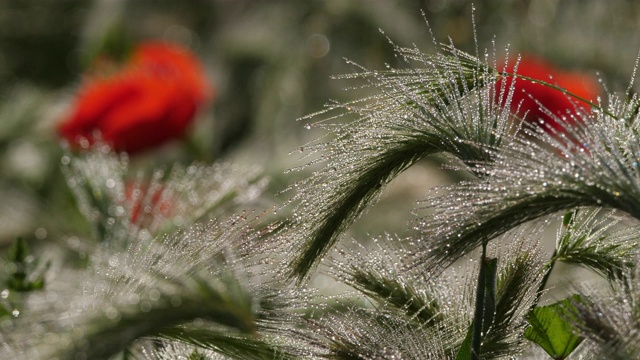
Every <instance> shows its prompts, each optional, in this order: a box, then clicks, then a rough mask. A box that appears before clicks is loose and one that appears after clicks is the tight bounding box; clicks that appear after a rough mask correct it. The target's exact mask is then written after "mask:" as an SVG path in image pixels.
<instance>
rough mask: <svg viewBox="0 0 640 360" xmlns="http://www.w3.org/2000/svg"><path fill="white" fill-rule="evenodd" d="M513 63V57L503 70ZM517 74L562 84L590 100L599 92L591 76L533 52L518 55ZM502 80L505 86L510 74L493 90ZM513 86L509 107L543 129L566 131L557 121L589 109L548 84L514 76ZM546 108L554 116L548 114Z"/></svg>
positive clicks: (511, 67) (571, 121) (572, 121)
mask: <svg viewBox="0 0 640 360" xmlns="http://www.w3.org/2000/svg"><path fill="white" fill-rule="evenodd" d="M514 66H515V61H513V62H511V63H509V64H508V65H507V68H506V69H505V71H506V72H511V73H512V72H513V71H514ZM517 74H518V75H521V76H526V77H529V78H533V79H537V80H542V81H544V82H547V83H550V84H553V85H557V86H559V87H562V88H565V89H567V90H568V91H569V92H570V93H573V94H575V95H578V96H580V97H582V98H584V99H586V100H588V101H591V102H594V101H595V100H596V97H597V96H598V93H599V91H598V84H597V82H596V81H595V80H594V79H593V77H591V76H588V75H585V74H581V73H577V72H567V71H563V70H560V69H557V68H555V67H554V66H553V65H551V64H549V63H547V62H546V61H545V60H543V59H540V58H537V57H534V56H523V57H522V58H521V59H520V62H519V63H518V67H517ZM502 81H504V82H505V85H506V88H507V89H509V87H510V86H511V84H512V83H513V81H514V78H513V77H507V78H505V79H504V80H501V81H498V82H497V84H496V92H498V91H500V89H501V87H502V86H503V85H502ZM514 90H515V91H514V93H513V101H512V102H511V111H512V112H513V113H514V114H516V115H518V116H519V117H520V118H524V120H525V121H527V122H529V123H535V124H539V125H540V126H542V128H543V129H545V130H546V131H554V132H560V133H566V130H565V127H564V126H563V125H562V124H561V123H560V122H559V121H564V122H565V124H575V122H576V121H575V120H576V119H579V118H580V117H579V116H577V115H578V112H580V111H582V112H589V111H590V108H589V105H588V104H586V103H585V102H583V101H579V100H576V99H574V98H572V97H570V96H568V95H566V94H564V93H562V92H561V91H559V90H556V89H553V88H550V87H549V86H545V85H542V84H536V83H533V82H531V81H529V80H525V79H516V80H515V89H514ZM503 101H504V100H503ZM543 109H546V110H543ZM547 111H548V112H550V113H551V114H553V115H555V116H551V115H549V113H548V112H547ZM570 115H574V116H570ZM560 119H562V120H560ZM552 129H553V130H552Z"/></svg>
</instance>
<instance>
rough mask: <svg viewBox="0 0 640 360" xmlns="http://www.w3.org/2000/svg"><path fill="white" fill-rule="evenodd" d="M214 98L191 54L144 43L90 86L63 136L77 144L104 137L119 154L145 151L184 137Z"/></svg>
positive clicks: (65, 123) (63, 125)
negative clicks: (120, 65)
mask: <svg viewBox="0 0 640 360" xmlns="http://www.w3.org/2000/svg"><path fill="white" fill-rule="evenodd" d="M210 93H211V89H210V88H209V86H208V85H207V83H206V81H205V76H204V73H203V70H202V68H201V66H200V64H199V62H198V60H197V59H196V58H195V57H194V56H193V55H192V54H190V53H189V52H188V51H186V50H185V49H182V48H180V47H178V46H176V45H169V44H164V43H154V42H149V43H143V44H140V45H139V46H138V47H136V48H135V49H134V51H133V53H132V56H131V58H130V59H129V61H128V62H127V63H126V64H125V65H124V66H123V67H122V68H121V69H120V70H119V71H117V72H116V73H115V74H112V75H110V76H108V77H102V78H98V77H95V76H93V77H90V78H89V79H88V80H87V81H86V83H85V84H84V86H83V87H82V88H81V89H80V91H79V93H78V96H77V100H76V103H75V106H74V108H73V110H72V112H71V114H70V115H69V116H68V117H67V118H66V119H65V120H64V121H63V122H62V123H61V124H60V126H59V127H58V132H59V134H60V135H61V136H62V137H64V138H65V139H67V140H68V141H69V142H70V143H71V144H72V145H78V144H79V143H80V141H81V140H82V139H87V140H89V141H90V142H93V141H94V136H95V135H96V133H99V134H100V137H101V139H102V140H103V141H105V142H107V143H108V144H110V145H111V146H112V147H113V148H114V150H116V151H126V152H128V153H136V152H140V151H143V150H146V149H149V148H153V147H155V146H158V145H161V144H163V143H165V142H167V141H169V140H172V139H176V138H180V137H182V136H183V135H184V133H185V131H186V129H187V127H188V125H189V124H190V123H191V121H192V120H193V118H194V116H195V114H196V111H197V110H198V108H199V107H200V106H201V105H202V104H203V103H204V102H205V100H207V99H208V98H209V97H210Z"/></svg>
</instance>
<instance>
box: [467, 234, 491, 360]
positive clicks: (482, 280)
mask: <svg viewBox="0 0 640 360" xmlns="http://www.w3.org/2000/svg"><path fill="white" fill-rule="evenodd" d="M487 264H488V261H487V243H486V242H483V243H482V255H481V257H480V271H479V274H478V285H477V288H476V304H475V312H474V314H473V334H472V335H471V360H480V345H481V344H482V327H483V324H482V320H483V315H484V305H485V304H484V299H485V288H486V272H487Z"/></svg>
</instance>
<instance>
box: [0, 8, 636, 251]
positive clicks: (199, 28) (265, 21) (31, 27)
mask: <svg viewBox="0 0 640 360" xmlns="http://www.w3.org/2000/svg"><path fill="white" fill-rule="evenodd" d="M473 8H475V10H472V9H473ZM423 12H424V14H425V16H424V17H423ZM639 12H640V4H638V3H637V2H635V1H630V0H629V1H627V0H615V1H606V2H605V1H599V0H584V1H560V0H530V1H524V0H523V1H515V0H507V1H502V0H501V1H498V0H490V1H476V2H474V3H473V5H472V3H471V2H469V1H462V0H450V1H446V0H436V1H418V0H412V1H391V0H370V1H365V0H354V1H346V0H309V1H294V0H292V1H257V0H255V1H249V0H224V1H223V0H218V1H213V0H194V1H166V0H154V1H150V0H149V1H117V0H101V1H87V0H55V1H54V0H49V1H43V0H30V1H19V0H7V1H2V2H0V149H1V150H0V170H1V171H0V174H1V175H0V198H1V199H2V201H1V202H0V244H4V245H3V246H5V245H6V244H8V243H9V242H10V241H12V240H13V239H14V238H15V237H16V236H23V237H25V238H27V239H30V240H32V241H39V240H44V239H47V238H49V239H51V238H55V237H56V235H57V234H59V233H65V232H66V231H72V230H71V229H69V228H73V227H74V226H76V225H75V224H76V223H77V222H82V220H80V219H81V218H80V217H79V215H78V214H77V211H76V210H74V206H73V199H72V198H71V196H70V195H69V193H68V191H66V190H65V186H64V179H63V177H62V176H61V174H60V170H59V164H60V157H61V155H62V150H61V147H60V145H59V142H58V139H57V138H56V135H55V131H54V127H55V124H56V123H57V122H58V121H60V119H61V118H62V117H63V116H64V114H65V112H66V111H68V109H69V106H70V105H71V103H72V100H73V94H74V91H75V90H76V89H77V87H78V86H79V84H80V83H81V79H82V78H81V77H82V73H83V71H84V70H85V69H86V67H87V65H88V64H89V63H90V62H91V59H92V58H93V57H95V56H96V55H97V54H99V53H101V52H108V53H111V54H112V55H115V56H125V54H126V51H127V49H128V48H129V47H130V46H131V44H133V43H136V42H139V41H144V40H148V39H162V40H166V41H171V42H177V43H181V44H183V45H184V46H186V47H188V48H190V49H191V50H192V51H193V52H195V53H196V54H197V56H198V57H200V58H201V59H202V62H203V64H204V65H205V67H206V71H207V74H208V77H209V78H210V81H211V83H212V84H213V86H214V88H215V92H216V98H215V101H214V102H213V103H212V104H211V105H210V106H209V107H208V108H206V109H203V111H202V112H201V113H200V115H199V117H198V119H197V121H196V122H195V124H194V129H192V131H191V132H190V139H189V144H190V146H184V144H178V145H176V144H173V145H170V146H168V147H166V148H164V149H161V150H159V151H157V152H154V153H153V154H147V155H145V156H143V157H142V158H141V159H136V160H135V161H136V162H137V164H138V165H140V166H141V167H144V166H158V165H162V164H168V163H170V162H172V161H182V162H191V161H204V162H211V161H215V160H230V161H234V162H238V163H240V164H246V165H254V164H259V165H260V166H262V167H263V169H264V171H265V174H266V175H267V176H268V177H270V178H271V185H270V188H269V189H268V190H267V193H266V194H267V196H266V199H263V200H262V202H261V203H259V204H256V207H267V206H269V205H270V204H274V203H279V202H282V201H283V199H286V195H284V197H282V196H281V197H280V198H271V197H272V196H274V197H275V195H273V194H276V193H277V192H278V191H280V190H282V189H284V188H285V187H286V186H287V185H288V184H290V183H292V182H293V181H294V180H296V179H299V178H301V177H303V176H304V171H303V172H302V173H293V174H291V173H289V174H286V173H285V170H286V169H289V168H292V167H294V166H297V165H300V164H301V162H300V161H299V156H300V155H299V154H297V153H295V152H293V151H294V150H295V149H298V148H299V147H300V146H302V145H304V144H306V143H307V142H309V141H311V140H313V139H315V138H316V137H318V136H320V135H322V134H321V133H320V132H317V131H316V130H314V129H311V130H307V129H305V127H304V126H303V124H302V123H301V122H297V121H296V119H298V118H300V117H302V116H304V115H306V114H309V113H313V112H316V111H319V110H321V109H322V108H323V105H324V104H326V103H327V102H329V101H333V100H335V101H347V100H350V99H354V98H355V97H357V96H362V95H363V93H362V92H361V91H355V90H354V91H344V89H345V88H346V87H349V86H350V85H351V84H350V83H349V82H348V81H345V80H332V79H331V76H332V75H339V74H345V73H349V72H353V71H355V69H354V68H353V67H352V66H350V65H348V64H347V63H346V62H345V60H344V59H345V58H346V59H350V60H353V61H354V62H356V63H358V64H361V65H362V66H365V67H367V68H369V69H383V68H384V66H385V64H390V65H391V66H403V64H402V63H401V61H400V60H399V59H397V58H396V57H395V55H394V53H393V51H392V47H391V45H390V44H389V41H388V39H387V37H388V38H390V39H391V40H392V41H393V42H394V43H396V44H399V45H402V46H413V45H414V44H415V46H417V47H418V48H420V49H422V50H423V51H433V49H434V45H433V41H432V39H431V34H430V31H429V27H427V25H426V24H425V18H426V19H427V20H428V22H429V26H430V28H431V29H432V32H433V36H434V37H435V40H436V41H438V42H449V41H450V40H451V41H453V42H454V43H455V44H456V45H457V46H458V47H459V48H461V49H463V50H465V51H468V52H471V53H475V47H476V45H475V43H474V37H476V38H477V42H478V47H479V48H480V49H481V50H480V51H481V52H482V51H483V50H482V49H484V48H488V49H489V51H490V52H492V51H493V50H492V49H494V48H495V49H497V50H496V51H497V56H498V57H501V56H503V54H504V49H505V47H507V46H508V47H509V49H510V50H509V52H510V54H515V53H519V52H527V53H535V54H539V55H541V56H543V57H545V58H547V59H548V60H549V61H551V62H553V63H555V64H557V65H558V66H561V67H564V68H568V69H576V70H580V71H585V72H587V73H591V74H594V75H595V74H598V75H599V76H600V77H601V78H603V79H604V82H605V84H606V86H607V88H608V89H609V90H611V91H618V90H624V89H625V88H626V87H627V85H628V81H629V78H630V75H631V73H632V72H633V68H634V62H635V59H636V54H637V52H638V50H640V41H639V40H640V39H639V37H638V36H637V34H638V33H640V32H639V31H638V30H639V29H640V13H639ZM474 24H475V34H474ZM379 29H382V30H384V35H383V34H381V32H380V31H379ZM449 38H450V40H449ZM292 152H293V153H292ZM290 153H292V154H290ZM447 181H448V180H447V174H446V173H443V172H440V171H439V170H438V169H436V168H435V167H434V166H432V165H431V164H430V163H424V164H420V166H418V167H415V168H412V169H410V170H409V171H408V172H407V173H405V174H403V175H402V176H401V177H400V178H399V179H398V180H397V181H396V182H395V183H394V185H393V186H392V187H391V188H390V189H389V190H388V191H387V192H386V194H385V196H383V199H382V202H381V204H379V205H378V206H377V207H376V208H375V209H373V210H372V211H370V212H369V214H367V215H366V216H365V220H362V221H360V222H359V224H360V226H356V228H355V230H354V234H356V235H358V234H365V233H366V234H380V233H382V232H385V231H386V232H392V233H393V232H396V231H402V229H404V228H406V221H407V220H409V219H411V215H410V210H411V209H412V208H413V207H414V206H415V201H416V200H418V199H420V198H421V197H423V196H424V194H425V193H426V192H427V190H428V189H429V188H431V187H432V186H434V185H437V184H443V183H446V182H447ZM372 218H373V219H375V220H376V221H369V220H371V219H372Z"/></svg>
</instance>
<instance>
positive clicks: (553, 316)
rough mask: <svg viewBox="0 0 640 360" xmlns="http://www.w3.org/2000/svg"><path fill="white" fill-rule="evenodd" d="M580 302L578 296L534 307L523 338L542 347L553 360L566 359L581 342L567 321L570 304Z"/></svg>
mask: <svg viewBox="0 0 640 360" xmlns="http://www.w3.org/2000/svg"><path fill="white" fill-rule="evenodd" d="M576 301H580V296H579V295H573V296H570V297H568V298H566V299H564V300H562V301H560V302H557V303H555V304H552V305H548V306H541V307H536V308H535V309H533V311H532V312H531V314H530V315H529V319H528V321H529V324H530V326H529V327H528V328H527V329H526V330H525V334H524V336H525V337H526V338H527V339H529V340H531V341H533V342H534V343H536V344H538V345H539V346H540V347H542V348H543V349H544V350H545V351H546V352H547V353H548V354H549V355H551V357H552V358H554V359H566V358H567V357H568V356H569V354H571V352H573V350H575V348H576V347H578V345H580V343H581V342H582V340H583V338H582V337H580V336H577V335H575V334H574V331H573V328H572V327H571V325H569V322H568V321H567V314H568V312H569V310H568V309H571V308H574V306H573V305H572V302H576Z"/></svg>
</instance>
